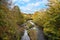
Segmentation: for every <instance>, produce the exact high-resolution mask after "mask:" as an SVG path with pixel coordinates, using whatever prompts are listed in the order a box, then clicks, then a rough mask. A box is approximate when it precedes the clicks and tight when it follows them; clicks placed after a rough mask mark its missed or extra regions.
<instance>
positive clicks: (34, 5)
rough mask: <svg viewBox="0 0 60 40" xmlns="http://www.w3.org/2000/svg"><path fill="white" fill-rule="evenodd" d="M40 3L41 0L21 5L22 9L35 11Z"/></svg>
mask: <svg viewBox="0 0 60 40" xmlns="http://www.w3.org/2000/svg"><path fill="white" fill-rule="evenodd" d="M39 5H40V2H36V3H29V4H27V5H26V6H21V7H20V9H21V10H22V11H24V12H26V11H28V12H33V11H36V8H37V6H39ZM35 7H36V8H35Z"/></svg>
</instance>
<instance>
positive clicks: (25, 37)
mask: <svg viewBox="0 0 60 40" xmlns="http://www.w3.org/2000/svg"><path fill="white" fill-rule="evenodd" d="M21 40H30V37H29V36H28V32H27V30H25V31H24V35H23V36H22V39H21Z"/></svg>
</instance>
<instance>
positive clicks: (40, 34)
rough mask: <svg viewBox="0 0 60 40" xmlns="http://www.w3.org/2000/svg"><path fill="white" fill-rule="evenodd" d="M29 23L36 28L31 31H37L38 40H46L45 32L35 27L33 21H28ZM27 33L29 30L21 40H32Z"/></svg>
mask: <svg viewBox="0 0 60 40" xmlns="http://www.w3.org/2000/svg"><path fill="white" fill-rule="evenodd" d="M28 22H29V23H31V24H32V25H34V27H32V28H31V29H33V30H36V35H37V40H45V39H44V34H43V31H42V30H41V29H39V28H37V27H35V26H36V25H35V24H34V23H33V22H32V21H28ZM27 31H28V30H26V29H25V31H24V35H23V36H22V38H21V40H30V37H29V35H28V32H27Z"/></svg>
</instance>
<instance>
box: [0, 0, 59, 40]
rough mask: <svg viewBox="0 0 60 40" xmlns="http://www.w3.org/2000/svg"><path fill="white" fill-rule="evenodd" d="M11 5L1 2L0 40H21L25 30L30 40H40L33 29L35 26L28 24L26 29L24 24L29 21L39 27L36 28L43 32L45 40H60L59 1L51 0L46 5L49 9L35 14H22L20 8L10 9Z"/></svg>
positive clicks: (0, 0) (3, 0) (5, 1)
mask: <svg viewBox="0 0 60 40" xmlns="http://www.w3.org/2000/svg"><path fill="white" fill-rule="evenodd" d="M11 3H12V2H10V3H8V1H7V0H0V40H21V38H22V36H23V35H24V30H25V29H27V30H28V35H29V37H30V40H39V39H37V34H36V31H35V30H33V29H31V28H32V26H33V25H31V24H30V23H29V22H28V23H27V24H26V25H27V26H28V27H24V25H23V24H24V23H26V22H27V21H29V20H32V22H33V23H34V24H35V25H37V26H38V27H37V26H36V27H37V28H38V29H41V30H42V31H43V35H44V40H60V1H59V0H49V3H48V4H47V5H46V6H48V8H46V9H42V10H41V11H36V12H34V13H33V14H26V13H23V12H21V10H20V8H19V7H18V6H14V7H13V8H10V6H11ZM41 37H42V36H41ZM39 38H40V37H39ZM27 40H28V39H27ZM42 40H43V39H42Z"/></svg>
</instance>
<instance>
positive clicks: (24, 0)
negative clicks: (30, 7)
mask: <svg viewBox="0 0 60 40" xmlns="http://www.w3.org/2000/svg"><path fill="white" fill-rule="evenodd" d="M22 1H23V2H29V1H30V0H22Z"/></svg>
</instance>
